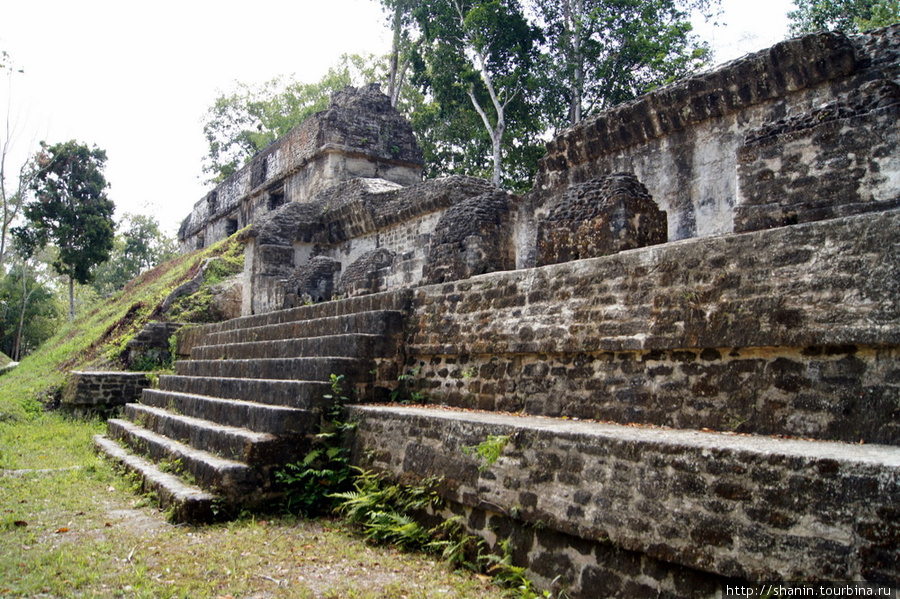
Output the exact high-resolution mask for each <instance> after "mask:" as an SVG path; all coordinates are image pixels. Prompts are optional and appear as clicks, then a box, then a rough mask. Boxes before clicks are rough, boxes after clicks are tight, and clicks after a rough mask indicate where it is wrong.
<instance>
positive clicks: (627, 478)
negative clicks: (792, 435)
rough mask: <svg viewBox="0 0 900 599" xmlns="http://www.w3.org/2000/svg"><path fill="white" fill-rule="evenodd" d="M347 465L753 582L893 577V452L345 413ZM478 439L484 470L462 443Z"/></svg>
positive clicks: (431, 415)
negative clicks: (350, 427) (350, 429)
mask: <svg viewBox="0 0 900 599" xmlns="http://www.w3.org/2000/svg"><path fill="white" fill-rule="evenodd" d="M348 410H349V417H350V419H352V420H354V421H356V422H357V429H356V436H355V441H354V443H355V447H354V454H355V455H358V456H362V459H361V462H362V463H359V464H357V465H358V466H360V467H363V468H375V469H379V470H383V471H387V472H390V473H392V474H393V475H395V476H397V477H399V478H401V479H404V480H410V479H415V478H420V479H421V478H426V477H431V476H439V477H442V483H441V487H442V489H445V491H444V494H445V498H446V499H447V500H449V501H451V502H456V503H457V504H462V505H463V507H468V508H471V509H479V510H486V511H488V512H491V513H500V514H504V515H506V516H507V517H509V518H513V519H515V520H517V521H522V522H524V523H526V524H531V525H534V526H541V527H542V528H550V529H553V530H557V531H560V532H563V533H566V534H571V535H575V536H578V537H580V538H582V539H587V540H597V539H607V540H608V542H609V543H612V544H613V546H616V547H620V548H625V549H627V550H629V551H638V552H641V553H645V554H647V555H648V556H651V557H654V558H657V559H660V560H662V561H666V562H672V563H676V564H680V565H683V566H686V567H689V568H695V569H698V570H702V571H707V572H712V573H716V574H719V575H722V576H726V577H734V578H737V579H742V580H750V581H754V580H755V581H766V580H791V579H792V576H795V574H796V573H797V572H802V573H803V575H804V577H806V578H808V579H820V580H826V579H827V580H898V579H900V543H897V542H896V541H897V539H900V508H898V505H900V447H894V446H888V445H858V444H848V443H838V442H819V441H805V440H798V439H783V438H773V437H761V436H753V435H739V434H723V433H712V432H700V431H691V430H673V429H663V428H655V427H641V426H624V425H613V424H602V423H597V422H588V421H573V420H563V419H553V418H542V417H532V416H515V415H506V414H498V413H490V412H476V411H471V410H466V411H454V410H447V409H437V408H404V407H384V406H381V407H379V406H351V407H349V408H348ZM489 435H495V436H498V437H500V438H501V439H506V440H507V442H506V444H505V445H504V444H502V443H500V445H499V446H500V448H501V451H500V453H499V458H498V459H497V460H496V462H495V463H493V464H487V463H486V462H484V461H480V462H479V460H478V458H477V455H475V454H474V453H473V452H471V451H469V452H468V453H467V451H464V450H463V448H471V447H477V446H479V445H480V444H482V443H484V442H485V441H487V440H488V437H489Z"/></svg>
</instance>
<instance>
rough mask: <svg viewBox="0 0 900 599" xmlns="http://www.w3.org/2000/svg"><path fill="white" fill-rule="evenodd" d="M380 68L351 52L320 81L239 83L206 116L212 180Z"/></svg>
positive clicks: (207, 164) (208, 167)
mask: <svg viewBox="0 0 900 599" xmlns="http://www.w3.org/2000/svg"><path fill="white" fill-rule="evenodd" d="M379 70H383V65H379V64H377V63H376V61H375V59H374V58H373V57H372V56H359V55H355V54H354V55H350V54H345V55H343V56H342V57H341V61H340V62H339V63H338V65H337V66H335V67H332V68H330V69H329V70H328V72H327V73H326V74H325V76H324V77H322V79H321V80H319V81H318V82H316V83H300V82H297V81H293V80H290V79H289V80H283V79H281V78H275V79H272V80H271V81H267V82H265V83H263V84H262V85H256V86H254V85H248V84H246V83H239V82H238V83H236V84H235V89H234V90H233V91H231V92H230V93H227V94H222V95H220V96H219V97H218V98H216V100H215V103H214V104H213V105H212V107H210V109H209V110H208V111H207V114H206V118H205V119H204V123H203V133H204V135H205V136H206V141H207V143H208V144H209V152H208V154H207V155H206V157H205V159H204V165H203V172H204V173H206V174H207V175H208V176H209V181H208V182H210V183H219V182H221V181H223V180H225V179H226V178H227V177H228V176H230V175H231V174H232V173H234V172H235V171H237V170H238V169H240V168H241V167H242V166H243V165H244V164H246V163H247V161H249V160H250V158H252V157H253V156H254V155H256V154H257V153H258V152H260V151H261V150H263V149H265V148H266V146H268V145H269V144H271V143H272V142H273V141H275V140H276V139H278V138H279V137H281V136H282V135H284V134H286V133H287V132H288V131H290V130H291V129H293V128H294V127H296V126H297V125H299V124H300V123H302V122H303V121H304V120H306V119H307V118H308V117H310V116H311V115H313V114H315V113H316V112H319V111H320V110H325V109H326V108H328V102H329V100H330V98H331V94H332V93H333V92H336V91H340V90H342V89H344V88H345V87H347V86H348V85H354V84H356V85H359V84H360V83H365V82H369V81H373V80H375V78H376V71H379Z"/></svg>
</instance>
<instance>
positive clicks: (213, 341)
mask: <svg viewBox="0 0 900 599" xmlns="http://www.w3.org/2000/svg"><path fill="white" fill-rule="evenodd" d="M286 312H287V311H286ZM272 314H280V313H278V312H273V313H272ZM404 318H405V316H404V314H403V312H399V311H396V310H391V311H378V312H359V313H355V314H342V315H340V316H328V317H323V318H316V319H313V320H285V321H282V320H276V321H275V322H268V320H270V319H265V320H261V319H248V320H246V321H244V320H243V319H236V320H238V321H242V322H237V323H235V321H227V322H226V323H222V325H226V324H231V323H234V324H233V325H232V326H230V327H229V328H225V329H218V328H216V326H215V325H209V326H208V327H204V330H205V331H206V336H205V341H204V344H205V345H224V344H231V343H245V342H251V341H278V340H282V339H300V338H305V337H324V336H328V335H347V334H368V335H381V336H385V337H392V336H397V335H399V334H400V333H402V331H403V322H404ZM260 322H261V323H262V324H257V323H260ZM242 324H243V325H247V326H238V325H242Z"/></svg>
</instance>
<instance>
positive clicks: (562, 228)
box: [537, 173, 668, 266]
mask: <svg viewBox="0 0 900 599" xmlns="http://www.w3.org/2000/svg"><path fill="white" fill-rule="evenodd" d="M667 228H668V226H667V221H666V213H665V212H664V211H662V210H660V209H659V207H658V206H657V205H656V203H655V202H654V201H653V198H651V197H650V194H649V193H648V192H647V188H646V187H644V186H643V185H642V184H641V182H640V181H638V180H637V178H636V177H635V176H634V175H632V174H630V173H615V174H612V175H608V176H605V177H600V178H597V179H592V180H590V181H588V182H586V183H579V184H575V185H572V186H571V187H569V188H568V189H567V190H566V192H565V193H564V194H563V195H562V197H560V198H559V200H558V201H557V202H555V203H554V204H553V205H552V206H551V207H550V210H549V212H548V213H547V215H546V217H545V218H543V219H541V220H540V222H539V224H538V229H537V236H538V237H537V266H544V265H547V264H559V263H560V262H570V261H572V260H580V259H583V258H597V257H599V256H607V255H609V254H615V253H617V252H621V251H624V250H630V249H634V248H639V247H645V246H648V245H656V244H658V243H665V242H666V241H667Z"/></svg>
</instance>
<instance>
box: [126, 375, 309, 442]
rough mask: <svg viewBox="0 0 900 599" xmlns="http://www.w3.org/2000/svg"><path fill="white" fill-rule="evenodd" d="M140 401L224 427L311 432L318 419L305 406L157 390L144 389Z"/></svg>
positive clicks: (273, 431)
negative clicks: (286, 405)
mask: <svg viewBox="0 0 900 599" xmlns="http://www.w3.org/2000/svg"><path fill="white" fill-rule="evenodd" d="M219 380H229V379H219ZM323 393H324V392H323ZM141 403H142V404H144V405H146V406H151V407H155V408H161V409H166V410H169V411H170V412H174V413H176V414H183V415H185V416H190V417H193V418H200V419H203V420H209V421H211V422H215V423H217V424H221V425H225V426H239V427H243V428H247V429H249V430H251V431H256V432H260V433H271V434H275V435H282V434H306V433H308V432H310V431H313V430H314V429H315V426H316V424H317V423H318V422H319V415H318V413H317V412H315V411H312V410H309V409H300V408H291V407H285V406H279V405H268V404H262V403H256V402H253V401H242V400H235V399H222V398H218V397H207V396H204V395H195V394H190V393H178V392H175V391H161V390H159V389H146V390H145V391H144V395H143V397H142V398H141Z"/></svg>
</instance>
